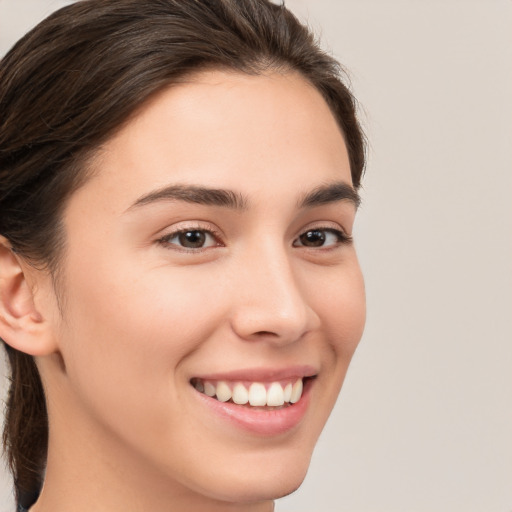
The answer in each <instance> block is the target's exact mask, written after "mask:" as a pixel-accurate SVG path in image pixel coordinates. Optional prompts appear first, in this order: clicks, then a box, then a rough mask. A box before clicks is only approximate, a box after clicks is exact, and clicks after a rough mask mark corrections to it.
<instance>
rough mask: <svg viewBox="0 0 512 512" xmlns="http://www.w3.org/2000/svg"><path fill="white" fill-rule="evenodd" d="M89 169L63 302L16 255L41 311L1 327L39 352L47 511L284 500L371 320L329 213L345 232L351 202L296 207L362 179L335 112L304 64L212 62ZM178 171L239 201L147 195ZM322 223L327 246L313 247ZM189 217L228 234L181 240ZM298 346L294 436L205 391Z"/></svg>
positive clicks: (75, 201) (29, 303)
mask: <svg viewBox="0 0 512 512" xmlns="http://www.w3.org/2000/svg"><path fill="white" fill-rule="evenodd" d="M92 169H93V171H94V173H93V177H92V178H91V179H89V180H88V181H87V182H86V183H85V185H83V186H82V187H81V188H80V189H79V190H78V191H77V192H75V193H74V194H73V196H72V197H71V198H70V200H69V202H68V204H67V207H66V209H65V212H64V217H63V219H64V226H65V230H66V234H67V245H66V249H65V253H64V254H63V258H62V265H61V270H60V272H61V273H60V276H59V281H58V287H59V288H58V292H59V299H60V302H59V301H58V300H57V298H56V294H55V290H54V285H53V283H52V280H51V279H50V277H49V276H48V275H47V274H45V273H44V272H43V271H40V270H39V271H38V270H35V269H33V268H32V267H29V266H27V265H25V264H24V263H23V261H21V260H20V259H19V258H17V257H15V256H10V258H11V259H10V260H9V261H10V265H11V267H12V271H11V274H12V275H13V276H14V275H15V274H16V265H19V268H20V269H21V270H20V271H19V272H18V273H17V274H16V276H17V277H16V279H18V280H19V281H21V282H22V286H18V287H14V286H11V287H10V288H9V290H11V289H12V290H11V292H10V293H4V296H5V298H4V303H6V302H8V301H9V300H11V302H12V303H13V304H14V303H16V304H17V305H18V306H17V308H15V307H14V306H12V305H11V313H12V314H11V316H13V317H16V318H23V319H24V320H23V321H24V325H25V326H28V327H24V328H19V329H18V331H19V332H21V333H22V334H19V335H18V336H17V335H16V334H14V333H11V334H10V333H9V332H6V328H5V327H3V330H4V333H3V334H4V335H6V336H7V338H6V339H7V341H8V342H10V343H11V344H13V345H17V346H18V347H21V348H23V349H24V350H25V351H26V352H28V353H32V354H34V355H36V356H37V357H36V359H37V364H38V367H39V369H40V372H41V375H42V379H43V382H44V385H45V390H46V393H47V396H48V397H49V398H48V408H49V418H50V445H49V454H48V469H47V475H46V481H45V486H44V489H43V493H42V495H41V497H40V499H39V501H38V503H37V504H36V505H35V506H34V507H33V511H34V512H49V511H52V512H64V511H65V510H70V508H69V507H72V508H73V511H74V512H82V511H84V512H85V511H90V510H95V511H96V512H106V511H109V512H113V511H114V512H117V511H123V512H127V511H128V512H130V511H133V512H135V511H142V510H144V511H146V510H155V511H156V510H158V511H164V510H173V511H189V512H190V511H200V510H202V511H204V510H208V511H212V512H215V511H220V510H222V511H224V510H226V511H227V510H229V511H257V512H263V511H269V510H272V508H273V499H275V498H277V497H280V496H283V495H286V494H288V493H290V492H292V491H293V490H295V489H296V488H297V487H298V486H299V485H300V483H301V482H302V480H303V478H304V476H305V473H306V470H307V467H308V464H309V460H310V457H311V453H312V450H313V448H314V445H315V442H316V440H317V438H318V435H319V434H320V432H321V430H322V428H323V426H324V424H325V422H326V420H327V418H328V415H329V414H330V412H331V410H332V407H333V405H334V403H335V401H336V397H337V395H338V393H339V390H340V388H341V385H342V382H343V379H344V377H345V374H346V371H347V368H348V365H349V363H350V360H351V358H352V355H353V353H354V351H355V349H356V347H357V344H358V342H359V340H360V338H361V335H362V331H363V325H364V318H365V298H364V285H363V279H362V276H361V272H360V268H359V264H358V261H357V256H356V252H355V248H354V245H353V243H352V242H351V241H350V240H349V241H345V242H342V241H340V239H339V238H338V237H337V236H336V234H335V233H334V232H331V231H328V230H338V231H341V232H343V233H345V234H346V235H347V236H350V235H351V234H352V227H353V222H354V216H355V213H356V206H355V205H354V203H353V202H352V201H350V200H347V199H341V200H337V201H332V202H329V203H326V204H322V205H316V206H313V207H302V208H300V207H298V203H300V200H301V198H303V197H304V195H305V194H308V193H310V192H311V191H314V190H315V189H317V188H318V187H321V186H325V185H326V184H330V183H333V182H340V181H342V182H344V183H345V184H347V185H351V184H352V182H351V176H350V168H349V161H348V156H347V150H346V146H345V143H344V140H343V136H342V134H341V132H340V130H339V128H338V126H337V124H336V121H335V119H334V118H333V116H332V114H331V112H330V110H329V108H328V106H327V105H326V103H325V101H324V100H323V99H322V97H321V95H320V94H319V93H318V91H316V90H315V89H314V88H313V87H312V86H310V85H309V84H308V83H307V82H306V81H304V80H303V79H302V78H301V77H300V76H298V75H296V74H293V73H288V74H278V73H269V74H265V75H261V76H248V75H243V74H236V73H227V72H223V71H211V72H203V73H200V74H198V75H197V76H195V77H193V78H192V79H191V80H189V81H188V82H187V83H184V84H182V85H179V86H174V87H172V88H170V89H168V90H165V91H163V92H161V93H160V94H159V95H158V96H156V97H155V98H153V99H152V100H151V101H150V102H149V103H148V104H146V105H145V106H144V107H143V108H142V109H141V111H140V112H139V113H138V115H137V116H136V117H135V118H133V119H132V120H131V121H130V122H129V123H128V124H127V125H126V126H125V127H123V129H122V130H121V131H120V132H119V133H118V134H117V135H116V136H115V137H114V138H113V139H111V140H110V141H108V142H107V143H106V144H105V145H104V147H102V148H101V150H100V151H99V153H98V155H97V157H96V158H95V160H94V161H93V163H92ZM177 184H179V185H194V186H201V187H212V188H216V189H219V188H221V189H228V190H231V191H233V192H235V193H236V194H238V195H241V196H243V197H244V201H245V208H243V209H234V208H227V207H221V206H216V205H204V204H192V203H189V202H187V201H180V200H172V199H167V200H166V199H161V200H157V201H151V202H148V203H147V204H139V205H137V206H133V205H134V204H135V203H137V201H138V200H139V199H140V198H141V197H144V196H147V195H148V194H150V193H152V192H153V191H155V190H160V189H162V187H167V186H169V185H177ZM313 228H317V229H323V230H324V231H322V233H323V234H324V235H325V236H326V241H325V244H324V245H321V246H315V247H308V246H304V245H301V238H300V235H302V234H303V233H305V232H307V231H308V230H311V229H313ZM179 229H192V230H209V231H213V233H214V234H213V235H208V236H207V238H206V240H207V242H206V246H205V247H203V248H199V249H184V248H183V247H181V246H180V245H179V239H178V237H176V236H174V238H173V236H172V233H175V232H176V230H179ZM325 230H327V231H325ZM166 236H167V238H165V239H164V237H166ZM2 257H3V258H4V260H6V259H7V258H9V256H6V255H5V251H4V253H3V256H2ZM6 268H7V267H6ZM9 268H10V267H9ZM6 279H7V278H6ZM5 282H8V280H6V281H5ZM4 289H7V287H4ZM16 290H18V291H16ZM20 294H23V296H22V297H21V296H20ZM16 301H17V302H16ZM4 316H5V315H4ZM4 324H5V322H3V324H2V325H4ZM27 332H29V334H27ZM23 333H25V334H23ZM304 364H308V365H311V366H313V367H314V368H315V370H316V371H317V372H318V375H317V377H316V379H315V380H314V382H313V386H312V388H311V395H310V404H309V407H308V409H307V411H306V414H305V416H304V418H303V419H302V420H301V422H300V424H299V425H298V426H297V427H296V428H293V429H292V430H290V431H288V432H285V433H284V434H280V435H276V436H262V435H256V434H254V433H251V432H247V431H245V430H243V429H240V428H238V427H236V426H235V425H232V424H230V423H229V422H226V421H224V420H222V419H219V418H217V417H215V416H214V415H212V413H211V412H210V411H209V410H207V409H206V408H204V407H202V406H201V405H200V404H198V402H197V400H195V399H194V398H193V397H194V393H197V392H196V391H195V390H194V389H193V388H192V386H191V385H190V379H191V378H192V377H194V376H197V375H204V374H209V373H213V372H226V371H232V370H238V369H246V368H268V367H272V368H274V367H287V366H292V365H304Z"/></svg>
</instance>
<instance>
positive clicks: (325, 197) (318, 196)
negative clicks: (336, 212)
mask: <svg viewBox="0 0 512 512" xmlns="http://www.w3.org/2000/svg"><path fill="white" fill-rule="evenodd" d="M339 201H349V202H351V203H353V205H354V206H355V207H356V209H357V208H358V207H359V206H360V204H361V196H360V195H359V194H358V192H357V190H356V189H355V188H354V187H353V186H352V185H349V184H348V183H345V182H344V181H335V182H334V183H327V184H325V185H320V186H319V187H317V188H315V189H313V190H312V191H311V192H308V193H307V194H305V195H304V196H303V197H302V198H301V199H300V201H299V202H298V206H299V208H313V207H315V206H321V205H324V204H330V203H337V202H339Z"/></svg>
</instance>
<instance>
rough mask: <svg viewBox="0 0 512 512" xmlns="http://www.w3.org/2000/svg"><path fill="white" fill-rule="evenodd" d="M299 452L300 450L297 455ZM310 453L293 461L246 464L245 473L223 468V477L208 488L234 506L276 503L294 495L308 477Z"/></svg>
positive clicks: (212, 494)
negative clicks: (267, 502)
mask: <svg viewBox="0 0 512 512" xmlns="http://www.w3.org/2000/svg"><path fill="white" fill-rule="evenodd" d="M298 451H299V449H297V452H298ZM310 457H311V453H309V454H304V453H303V454H300V457H298V458H299V459H300V460H297V456H295V457H293V459H290V458H289V457H285V456H283V457H280V458H278V459H277V460H275V459H274V460H269V461H267V462H266V463H265V464H264V465H262V464H261V462H258V463H256V464H254V465H251V464H249V463H248V464H246V465H244V469H242V470H240V469H239V468H237V469H236V471H231V469H235V468H224V469H227V471H222V474H219V473H217V475H216V476H215V477H214V478H213V479H212V480H210V482H209V484H210V485H208V487H209V488H210V492H208V491H207V494H210V495H211V497H213V498H214V499H217V500H219V501H225V502H231V503H252V502H260V501H268V500H275V499H278V498H282V497H284V496H287V495H289V494H291V493H293V492H295V491H296V490H297V489H298V488H299V487H300V485H301V484H302V482H303V481H304V478H305V477H306V473H307V471H308V468H309V463H310Z"/></svg>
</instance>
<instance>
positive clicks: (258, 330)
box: [231, 248, 320, 344]
mask: <svg viewBox="0 0 512 512" xmlns="http://www.w3.org/2000/svg"><path fill="white" fill-rule="evenodd" d="M239 268H242V269H243V271H241V272H240V273H239V274H238V275H237V279H236V280H234V281H233V283H234V286H235V291H234V293H233V296H232V297H233V299H234V300H233V310H232V315H231V325H232V328H233V330H234V331H235V333H236V334H237V335H238V336H239V337H240V338H242V339H244V340H248V341H256V340H265V341H269V342H272V343H277V344H287V343H293V342H294V341H297V340H299V339H301V338H302V337H303V336H304V335H305V334H306V333H307V332H310V331H313V330H315V329H317V328H318V327H319V325H320V318H319V316H318V315H317V313H316V312H315V310H314V309H313V308H312V307H311V305H310V304H309V303H308V295H307V287H306V286H305V284H306V283H301V282H299V279H298V278H297V276H296V272H294V270H293V268H292V265H291V262H290V257H289V256H288V255H286V251H285V250H283V251H276V250H268V251H266V254H263V253H262V251H261V248H260V251H258V255H257V257H254V256H253V257H252V258H250V259H249V261H247V260H246V261H245V262H244V264H243V265H240V267H239Z"/></svg>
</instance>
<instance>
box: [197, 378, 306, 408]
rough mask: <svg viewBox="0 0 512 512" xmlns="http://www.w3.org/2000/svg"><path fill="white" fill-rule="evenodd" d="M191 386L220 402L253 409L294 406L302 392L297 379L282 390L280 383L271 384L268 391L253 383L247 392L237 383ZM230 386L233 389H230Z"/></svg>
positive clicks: (206, 382)
mask: <svg viewBox="0 0 512 512" xmlns="http://www.w3.org/2000/svg"><path fill="white" fill-rule="evenodd" d="M193 386H194V387H195V388H196V389H197V390H198V391H199V392H201V393H204V394H205V395H207V396H210V397H217V400H219V401H220V402H227V401H229V400H232V401H233V402H234V403H235V404H238V405H245V404H247V403H249V404H250V405H251V406H254V407H264V406H268V407H282V406H283V405H285V404H287V403H291V404H294V403H296V402H298V401H299V400H300V399H301V396H302V390H303V382H302V379H297V381H296V382H295V383H294V384H292V383H291V382H289V383H287V384H286V385H285V386H284V388H283V385H282V384H281V383H280V382H272V383H271V384H270V385H269V386H268V390H267V388H266V386H265V384H263V383H261V382H253V383H252V384H251V385H250V387H249V390H247V388H246V386H245V385H244V384H242V383H241V382H237V383H236V384H235V385H234V386H233V385H232V384H231V385H230V384H228V382H226V381H223V380H221V381H218V382H217V383H216V384H214V383H212V382H210V381H204V382H203V381H201V380H199V379H198V380H196V381H195V382H193ZM231 386H233V387H232V388H231Z"/></svg>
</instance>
